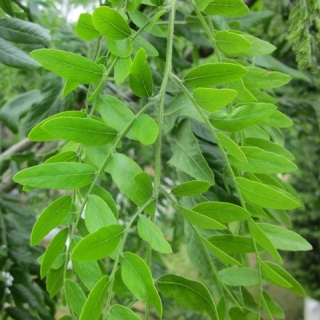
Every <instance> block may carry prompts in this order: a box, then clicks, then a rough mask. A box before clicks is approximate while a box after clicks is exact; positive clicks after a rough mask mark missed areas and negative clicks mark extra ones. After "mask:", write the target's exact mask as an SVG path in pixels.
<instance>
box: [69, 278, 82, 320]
mask: <svg viewBox="0 0 320 320" xmlns="http://www.w3.org/2000/svg"><path fill="white" fill-rule="evenodd" d="M64 288H65V290H66V299H67V301H68V304H69V305H70V307H71V309H72V310H73V311H74V313H75V314H76V315H77V316H78V317H79V316H80V314H81V311H82V308H83V305H84V304H85V302H86V296H85V294H84V293H83V291H82V289H81V288H80V286H79V285H78V284H77V283H76V282H74V281H73V280H72V279H66V280H65V283H64Z"/></svg>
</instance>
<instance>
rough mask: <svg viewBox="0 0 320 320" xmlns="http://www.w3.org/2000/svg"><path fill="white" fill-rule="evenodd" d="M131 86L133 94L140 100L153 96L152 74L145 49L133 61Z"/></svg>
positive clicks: (140, 50) (141, 49)
mask: <svg viewBox="0 0 320 320" xmlns="http://www.w3.org/2000/svg"><path fill="white" fill-rule="evenodd" d="M129 85H130V88H131V90H132V91H133V93H134V94H135V95H137V96H138V97H140V98H150V97H151V96H152V85H153V80H152V74H151V69H150V66H149V64H148V62H147V56H146V51H145V50H144V49H143V48H140V49H139V51H138V52H137V53H136V55H135V57H134V59H133V61H132V65H131V70H130V78H129Z"/></svg>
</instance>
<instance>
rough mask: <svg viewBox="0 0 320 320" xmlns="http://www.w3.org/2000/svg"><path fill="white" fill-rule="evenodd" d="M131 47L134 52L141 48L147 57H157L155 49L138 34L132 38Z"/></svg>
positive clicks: (157, 53)
mask: <svg viewBox="0 0 320 320" xmlns="http://www.w3.org/2000/svg"><path fill="white" fill-rule="evenodd" d="M132 47H133V51H134V52H137V51H139V50H140V49H141V48H143V49H144V50H145V51H146V53H147V56H148V57H157V56H159V52H158V51H157V49H156V48H155V47H154V46H153V45H152V44H151V43H150V42H149V41H148V40H146V39H145V38H144V37H143V36H142V35H140V34H139V35H138V36H137V37H135V38H134V40H133V42H132Z"/></svg>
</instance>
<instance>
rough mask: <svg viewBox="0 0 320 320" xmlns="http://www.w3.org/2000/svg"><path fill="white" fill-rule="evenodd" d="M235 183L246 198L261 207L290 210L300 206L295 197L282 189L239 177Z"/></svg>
mask: <svg viewBox="0 0 320 320" xmlns="http://www.w3.org/2000/svg"><path fill="white" fill-rule="evenodd" d="M236 183H237V185H238V187H239V189H240V191H241V192H242V194H243V195H244V197H245V198H246V199H247V200H249V201H250V202H252V203H254V204H257V205H259V206H261V207H263V208H270V209H283V210H291V209H295V208H298V207H300V206H301V205H300V203H299V201H298V200H297V199H295V198H294V197H293V196H292V195H290V194H289V193H287V192H285V191H283V190H280V189H276V188H274V187H271V186H267V185H264V184H262V183H259V182H256V181H250V180H248V179H245V178H239V177H238V178H236Z"/></svg>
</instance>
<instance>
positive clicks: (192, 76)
mask: <svg viewBox="0 0 320 320" xmlns="http://www.w3.org/2000/svg"><path fill="white" fill-rule="evenodd" d="M246 73H247V70H246V69H245V68H243V67H241V66H240V65H238V64H231V63H222V62H219V63H208V64H204V65H201V66H198V67H195V68H193V69H192V70H191V71H189V72H188V73H187V74H186V75H185V76H184V78H183V80H184V82H185V83H186V84H187V85H188V86H190V87H193V88H198V87H212V86H215V85H218V84H222V83H227V82H231V81H234V80H237V79H240V78H242V77H243V76H244V75H245V74H246Z"/></svg>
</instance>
